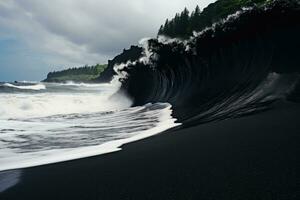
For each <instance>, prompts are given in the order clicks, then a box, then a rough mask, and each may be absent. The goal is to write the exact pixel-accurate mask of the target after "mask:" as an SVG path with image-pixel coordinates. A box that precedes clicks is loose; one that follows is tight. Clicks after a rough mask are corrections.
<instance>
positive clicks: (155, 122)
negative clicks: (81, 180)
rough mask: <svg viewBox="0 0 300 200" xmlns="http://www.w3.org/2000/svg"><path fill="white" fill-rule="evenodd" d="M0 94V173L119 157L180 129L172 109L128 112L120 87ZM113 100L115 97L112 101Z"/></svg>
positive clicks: (77, 86) (48, 87)
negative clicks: (125, 149)
mask: <svg viewBox="0 0 300 200" xmlns="http://www.w3.org/2000/svg"><path fill="white" fill-rule="evenodd" d="M45 85H46V90H45V91H43V92H40V91H36V92H29V93H24V92H20V93H16V92H15V91H14V92H13V93H7V92H6V93H5V92H4V93H3V92H2V93H0V105H1V107H0V136H1V137H0V171H4V170H10V169H19V168H25V167H32V166H38V165H44V164H49V163H56V162H62V161H66V160H73V159H78V158H84V157H89V156H94V155H100V154H104V153H109V152H114V151H119V150H120V149H121V146H122V145H123V144H125V143H129V142H132V141H136V140H140V139H143V138H146V137H149V136H152V135H155V134H157V133H159V132H162V131H164V130H166V129H169V128H172V127H174V126H177V125H179V124H177V123H175V119H174V118H172V116H171V113H172V110H171V105H169V104H147V105H145V106H140V107H130V105H131V101H130V99H129V98H127V97H126V96H123V95H121V94H120V95H116V94H115V92H116V91H117V90H118V89H119V86H120V84H119V83H117V81H116V80H115V81H113V83H112V84H98V85H90V84H75V83H67V84H52V83H51V84H48V83H45ZM113 94H114V95H113Z"/></svg>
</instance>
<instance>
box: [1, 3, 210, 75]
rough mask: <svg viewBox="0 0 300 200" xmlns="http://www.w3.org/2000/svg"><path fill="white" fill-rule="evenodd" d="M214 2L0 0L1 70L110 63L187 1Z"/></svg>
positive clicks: (204, 4) (33, 69)
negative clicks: (110, 60) (114, 57)
mask: <svg viewBox="0 0 300 200" xmlns="http://www.w3.org/2000/svg"><path fill="white" fill-rule="evenodd" d="M210 2H212V0H203V1H199V0H173V1H167V0H151V1H149V0H130V1H124V0H109V1H107V0H51V1H41V0H0V27H1V29H0V54H2V56H1V55H0V73H1V72H2V74H5V72H7V71H9V70H10V71H14V70H15V69H18V70H20V71H22V70H23V71H24V72H25V71H28V70H30V69H31V70H32V71H35V72H37V75H36V76H41V73H45V71H48V70H49V69H51V70H52V69H53V68H55V67H61V66H65V67H68V66H69V67H70V66H78V65H83V64H95V63H106V62H107V59H109V58H112V57H113V56H114V55H115V54H117V53H119V52H121V51H122V49H123V48H127V47H129V46H130V45H131V44H136V43H137V42H138V41H139V39H140V38H143V37H155V36H156V33H157V30H158V28H159V26H160V25H161V24H163V23H164V21H165V19H166V18H171V17H173V16H174V15H175V13H176V12H180V11H181V10H183V8H184V7H188V8H189V9H190V10H191V9H193V8H194V7H195V6H196V5H197V4H198V5H199V6H200V7H204V6H206V5H207V4H208V3H210ZM18 60H19V62H18ZM18 65H22V66H18ZM54 66H55V67H54ZM38 72H40V73H38ZM0 78H1V75H0ZM2 78H3V75H2Z"/></svg>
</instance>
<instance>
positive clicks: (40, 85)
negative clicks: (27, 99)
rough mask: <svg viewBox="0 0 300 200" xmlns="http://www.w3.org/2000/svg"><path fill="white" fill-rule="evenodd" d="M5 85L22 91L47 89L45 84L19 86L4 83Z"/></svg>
mask: <svg viewBox="0 0 300 200" xmlns="http://www.w3.org/2000/svg"><path fill="white" fill-rule="evenodd" d="M3 85H4V86H6V87H12V88H18V89H20V90H45V89H46V86H45V85H43V84H34V85H22V86H17V85H13V84H11V83H4V84H3Z"/></svg>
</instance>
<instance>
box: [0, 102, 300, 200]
mask: <svg viewBox="0 0 300 200" xmlns="http://www.w3.org/2000/svg"><path fill="white" fill-rule="evenodd" d="M276 107H277V108H276V109H273V110H269V111H267V112H263V113H259V114H255V115H251V116H246V117H242V118H237V119H231V120H226V121H220V122H213V123H208V124H203V125H199V126H196V127H191V128H186V129H184V130H175V131H168V132H166V133H163V134H160V135H157V136H154V137H151V138H148V139H145V140H142V141H138V142H135V143H132V144H128V145H125V146H124V147H123V150H122V151H120V152H116V153H112V154H107V155H101V156H96V157H92V158H86V159H80V160H76V161H69V162H64V163H58V164H52V165H47V166H41V167H34V168H30V169H24V170H21V176H20V181H19V183H18V184H17V185H15V186H14V187H11V188H10V189H8V190H6V191H4V192H2V194H0V199H1V200H8V199H26V200H27V199H28V200H29V199H31V200H32V199H39V200H41V199H43V200H44V199H51V200H53V199H56V200H58V199H63V200H66V199H80V200H84V199H93V200H94V199H99V200H100V199H101V200H106V199H107V200H113V199H120V200H125V199H128V200H129V199H130V200H132V199H137V200H146V199H151V200H152V199H155V200H158V199H162V200H169V199H170V200H174V199H179V200H188V199H204V200H206V199H218V200H220V199H231V200H236V199H243V200H245V199H255V200H257V199H263V200H269V199H270V200H271V199H272V200H273V199H280V200H281V199H282V200H289V199H300V174H299V169H300V159H299V152H300V146H299V143H300V131H299V122H300V121H299V115H300V106H299V104H293V103H282V104H278V105H277V106H276ZM10 173H13V171H10V172H2V174H1V177H2V178H3V177H4V176H5V177H6V179H5V181H6V182H7V183H9V181H11V180H9V178H7V177H10V176H9V175H10ZM3 180H4V179H3ZM3 180H2V183H3Z"/></svg>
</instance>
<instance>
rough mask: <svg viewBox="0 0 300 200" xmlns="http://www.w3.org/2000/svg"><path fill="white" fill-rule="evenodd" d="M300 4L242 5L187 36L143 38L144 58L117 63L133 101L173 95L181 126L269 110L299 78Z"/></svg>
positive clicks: (162, 99)
mask: <svg viewBox="0 0 300 200" xmlns="http://www.w3.org/2000/svg"><path fill="white" fill-rule="evenodd" d="M299 8H300V6H299V2H297V1H273V2H272V3H270V4H268V5H266V6H265V7H262V8H261V7H253V8H247V9H243V10H242V11H239V12H237V13H236V14H234V15H231V16H229V17H228V18H227V19H224V20H221V21H220V22H217V23H215V24H213V25H212V27H208V28H206V29H205V30H203V31H202V32H200V33H195V34H194V36H193V37H191V38H190V39H188V40H181V39H168V38H166V37H163V36H160V37H158V38H157V39H150V40H147V41H146V42H144V44H143V46H144V52H143V55H142V57H141V58H140V59H139V60H136V61H134V62H128V63H126V64H121V65H119V66H115V69H116V71H117V73H118V76H119V78H120V80H121V82H122V87H121V89H122V92H124V91H125V93H127V94H128V95H129V96H130V97H131V98H132V99H133V105H134V106H137V105H144V104H145V103H148V102H169V103H170V104H171V105H172V106H173V110H174V116H175V117H176V118H177V119H179V121H180V122H182V123H183V125H185V126H188V125H193V124H199V123H205V122H208V121H213V120H220V119H228V118H232V117H238V116H241V115H247V114H250V113H253V112H260V111H263V110H265V109H269V108H270V106H271V105H272V103H273V102H275V101H276V100H278V99H284V98H286V96H287V95H289V93H290V92H291V91H292V90H293V89H294V87H295V84H296V83H297V81H298V79H299V75H298V72H299V71H300V70H299V66H300V60H299V56H298V52H299V46H300V38H299V35H300V24H299V19H300V9H299Z"/></svg>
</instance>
